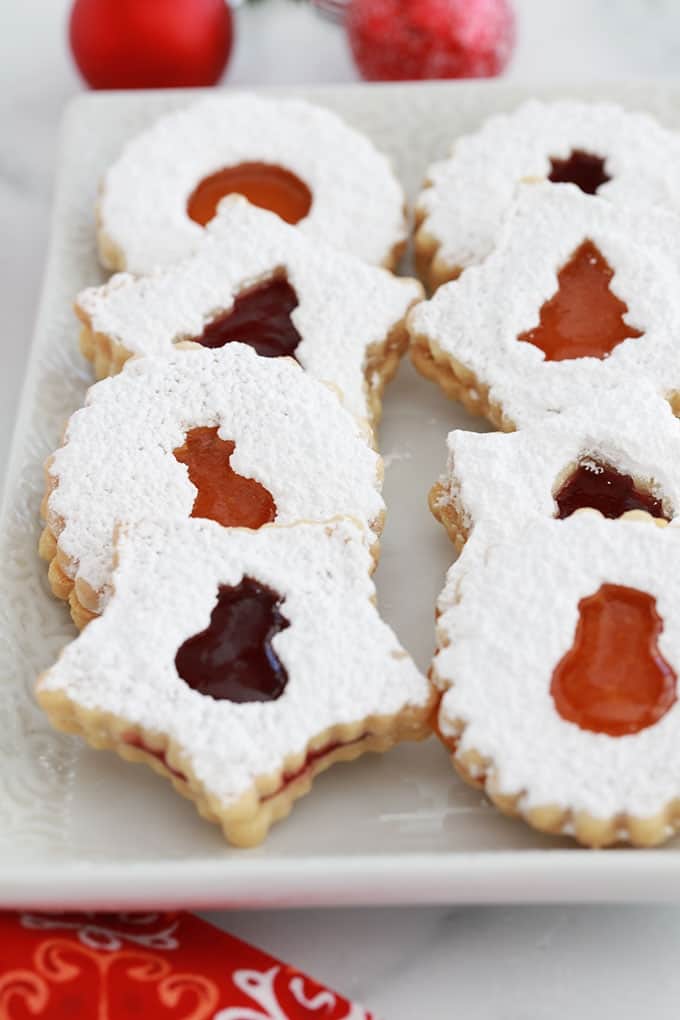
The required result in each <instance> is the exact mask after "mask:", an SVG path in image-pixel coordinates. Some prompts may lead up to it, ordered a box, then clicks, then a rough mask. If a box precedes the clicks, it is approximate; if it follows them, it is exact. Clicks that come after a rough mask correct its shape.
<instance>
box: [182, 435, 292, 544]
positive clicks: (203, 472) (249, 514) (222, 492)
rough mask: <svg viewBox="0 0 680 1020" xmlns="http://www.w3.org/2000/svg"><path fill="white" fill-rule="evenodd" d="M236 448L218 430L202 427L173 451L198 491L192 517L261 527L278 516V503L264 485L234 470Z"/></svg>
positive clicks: (225, 525) (241, 525)
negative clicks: (185, 467) (222, 437)
mask: <svg viewBox="0 0 680 1020" xmlns="http://www.w3.org/2000/svg"><path fill="white" fill-rule="evenodd" d="M235 449H236V444H235V443H234V442H233V441H232V440H230V439H221V438H220V436H219V435H218V429H217V428H209V427H199V428H195V429H191V430H190V431H189V432H187V434H186V436H185V442H184V446H178V447H177V449H175V450H173V454H174V456H175V459H176V460H178V461H179V463H180V464H186V466H187V468H188V470H189V480H190V481H191V483H192V484H193V485H195V486H196V489H197V493H196V499H195V500H194V505H193V508H192V510H191V516H192V517H204V518H208V519H209V520H212V521H217V523H218V524H222V525H223V526H224V527H225V528H229V527H232V528H253V529H257V528H261V527H262V525H264V524H269V523H271V521H273V520H274V518H275V517H276V503H275V502H274V499H273V497H272V494H271V493H270V492H269V491H268V489H265V487H264V486H263V485H260V483H259V482H256V481H255V480H254V479H253V478H244V477H243V475H239V474H237V473H236V472H235V471H234V469H233V468H232V466H231V456H232V454H233V452H234V450H235Z"/></svg>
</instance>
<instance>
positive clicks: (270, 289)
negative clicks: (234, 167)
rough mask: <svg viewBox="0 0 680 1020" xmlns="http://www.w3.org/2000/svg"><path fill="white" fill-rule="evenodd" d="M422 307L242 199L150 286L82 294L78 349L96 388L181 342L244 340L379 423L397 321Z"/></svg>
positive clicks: (228, 205) (381, 275) (414, 289)
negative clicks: (295, 365) (297, 367)
mask: <svg viewBox="0 0 680 1020" xmlns="http://www.w3.org/2000/svg"><path fill="white" fill-rule="evenodd" d="M421 297H422V288H421V286H420V284H419V283H417V282H416V281H415V280H406V279H398V278H396V277H394V276H392V275H391V273H388V272H387V271H386V270H384V269H379V268H376V267H373V266H369V265H366V263H364V262H362V261H361V260H360V259H358V258H356V257H355V256H352V255H348V254H346V253H344V252H340V251H337V250H335V249H333V248H331V247H330V246H328V245H325V244H322V243H320V242H317V241H312V240H310V238H309V237H307V236H305V235H304V234H303V233H301V232H300V231H299V230H296V229H295V228H294V227H291V226H289V225H288V224H286V223H284V222H283V220H281V219H280V218H279V217H277V216H274V215H273V214H272V213H269V212H266V211H264V210H263V209H258V208H256V207H255V206H253V205H250V203H248V202H246V201H245V199H243V198H241V197H240V196H236V195H234V196H231V197H230V198H227V199H225V200H224V201H223V202H222V204H221V208H220V212H219V213H218V215H217V216H216V217H215V219H214V220H213V221H212V222H211V223H210V224H209V226H208V228H207V230H206V231H205V232H204V234H203V236H202V238H201V239H200V241H199V243H198V247H197V249H196V252H195V253H194V255H193V256H190V257H189V258H188V259H186V260H184V261H182V262H179V263H177V264H175V265H173V266H170V267H168V268H166V269H165V270H160V271H157V272H156V273H154V274H152V275H151V276H148V277H139V278H135V277H133V276H131V275H129V274H121V275H118V276H114V277H113V278H112V279H111V280H110V281H109V283H107V284H106V285H105V286H103V287H91V288H89V289H88V290H85V291H83V292H82V293H81V294H80V295H79V297H78V301H77V303H76V311H77V313H78V316H79V317H80V319H81V320H82V322H83V331H82V334H81V346H82V349H83V352H84V353H85V355H86V356H87V357H89V358H90V359H92V360H93V361H94V362H95V365H96V369H97V374H98V375H99V376H100V377H102V376H105V375H110V374H113V373H114V372H116V371H118V370H119V369H120V368H121V367H122V364H123V363H124V361H125V360H126V358H128V357H129V356H130V355H131V354H144V355H146V354H167V353H168V352H169V351H172V349H173V344H174V343H176V342H178V341H180V340H195V341H196V342H198V343H201V344H203V345H205V346H208V347H213V348H214V347H221V346H223V345H224V344H226V343H228V342H229V341H230V340H241V341H243V342H244V343H250V344H251V346H253V347H254V348H255V350H257V351H258V353H260V354H263V355H265V356H268V357H277V356H281V355H290V356H292V357H294V358H296V359H297V360H298V361H299V363H300V364H301V365H302V367H303V368H304V369H305V370H306V371H308V372H309V373H310V374H311V375H314V376H316V377H317V378H319V379H323V380H328V381H330V382H332V383H333V384H335V385H336V386H337V387H338V388H339V389H340V391H341V392H342V395H343V399H344V401H345V404H346V406H347V407H348V408H349V409H350V410H351V411H352V412H353V413H354V414H355V415H357V416H358V417H363V418H369V419H371V421H373V422H375V421H376V419H377V418H378V417H379V413H380V398H381V395H382V389H383V386H384V384H385V382H386V381H387V380H388V379H389V378H391V377H392V375H393V374H394V372H395V371H396V368H397V365H398V362H399V358H400V356H401V354H402V353H403V351H404V349H405V347H406V346H407V344H408V338H407V333H406V329H405V326H404V318H405V315H406V312H407V311H408V309H409V308H410V306H411V305H412V304H413V303H414V302H415V301H417V300H419V299H420V298H421Z"/></svg>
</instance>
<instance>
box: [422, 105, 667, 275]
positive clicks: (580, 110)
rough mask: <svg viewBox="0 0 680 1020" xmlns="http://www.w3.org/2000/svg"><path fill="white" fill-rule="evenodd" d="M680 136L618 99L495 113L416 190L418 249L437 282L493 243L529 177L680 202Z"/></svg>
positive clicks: (627, 200)
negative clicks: (677, 169) (616, 102)
mask: <svg viewBox="0 0 680 1020" xmlns="http://www.w3.org/2000/svg"><path fill="white" fill-rule="evenodd" d="M679 160H680V137H679V136H678V135H677V134H676V133H675V132H672V131H667V130H666V129H665V128H662V127H661V125H660V124H658V123H657V122H656V121H655V120H654V119H653V118H652V117H650V116H649V115H648V114H644V113H627V112H626V111H625V110H623V109H621V108H620V107H618V106H614V105H610V104H592V105H591V104H585V103H577V102H557V103H540V102H536V101H535V100H532V101H531V102H528V103H525V104H524V105H523V106H521V107H520V108H519V109H518V110H516V111H515V112H514V113H511V114H501V115H499V116H495V117H491V118H490V119H489V120H488V121H487V122H486V123H485V124H484V125H483V127H482V128H481V129H480V130H479V131H477V132H476V133H475V134H472V135H467V136H465V137H463V138H459V139H458V140H457V141H456V143H455V145H454V147H453V150H452V154H451V156H450V158H449V159H447V160H444V161H443V162H440V163H436V164H435V165H434V166H433V167H432V168H431V169H430V171H429V173H428V175H427V181H426V186H425V190H424V191H423V192H422V193H421V196H420V198H419V200H418V204H417V210H416V218H417V221H418V223H419V228H418V232H417V235H416V249H417V258H418V262H419V265H420V269H421V271H422V274H423V278H424V279H427V281H428V283H429V284H430V286H431V287H432V288H433V289H434V288H435V287H438V286H439V285H440V284H442V283H445V282H446V281H447V280H451V279H455V277H456V276H458V274H459V273H460V272H461V271H462V270H463V269H465V268H467V267H468V266H470V265H475V264H476V263H478V262H481V261H482V259H484V258H485V257H486V256H487V255H488V254H489V252H490V251H491V250H492V249H493V247H494V245H495V242H496V238H497V235H498V232H499V230H500V228H501V224H502V222H503V220H504V218H505V216H506V214H507V212H508V209H509V207H510V205H511V204H512V201H513V198H514V193H515V187H516V185H517V183H518V182H519V181H521V180H525V179H527V178H530V179H543V180H548V181H550V182H552V183H553V184H557V185H559V184H572V185H575V186H576V187H578V188H580V189H581V192H582V193H583V194H585V195H597V196H598V197H601V198H602V199H604V200H606V201H608V202H612V203H613V204H615V205H620V206H622V207H624V208H627V207H630V206H635V205H644V206H646V207H650V206H653V205H661V206H665V207H666V208H668V209H672V210H675V211H676V212H680V183H679V182H678V180H677V174H676V173H675V170H674V168H675V167H676V166H677V164H678V161H679Z"/></svg>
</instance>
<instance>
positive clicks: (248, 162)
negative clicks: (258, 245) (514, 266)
mask: <svg viewBox="0 0 680 1020" xmlns="http://www.w3.org/2000/svg"><path fill="white" fill-rule="evenodd" d="M234 192H238V193H240V194H243V195H245V196H246V198H248V199H249V200H250V201H252V202H253V203H254V204H255V205H259V206H263V207H264V208H267V209H271V210H272V211H273V212H276V213H277V214H278V215H280V216H281V217H282V218H283V219H285V220H286V221H287V222H289V223H296V224H299V227H300V229H301V230H302V231H304V233H306V234H307V235H308V236H309V237H310V238H313V239H314V240H325V241H328V242H329V243H330V244H333V245H335V246H336V247H338V248H342V249H344V250H346V251H350V252H353V253H354V254H355V255H358V256H359V257H360V258H362V259H365V260H366V261H367V262H372V263H375V264H382V265H385V266H387V267H392V266H393V265H394V264H395V263H396V261H397V258H398V257H399V254H400V253H401V251H402V250H403V247H404V244H405V238H406V228H405V217H404V194H403V191H402V189H401V186H400V185H399V184H398V182H397V180H396V178H395V176H394V174H393V172H392V170H391V168H390V166H389V163H388V161H387V159H386V158H385V157H384V156H383V155H382V154H381V153H379V152H378V151H377V149H376V148H375V147H374V146H373V144H372V143H371V142H370V141H369V140H368V138H366V137H365V136H364V135H362V134H360V133H359V132H358V131H355V130H354V129H353V128H351V127H349V126H348V125H347V124H345V123H344V122H343V121H342V120H340V118H339V117H337V116H336V115H335V114H334V113H331V112H330V111H329V110H325V109H322V108H320V107H317V106H313V105H311V104H310V103H306V102H302V101H300V100H293V99H262V98H260V97H258V96H254V95H249V94H236V95H228V94H226V93H222V94H221V95H215V96H212V97H210V98H209V99H204V100H202V101H201V102H199V103H196V104H195V105H193V106H191V107H189V108H188V109H183V110H179V111H177V112H175V113H171V114H168V115H166V116H164V117H161V118H160V119H159V120H158V121H157V122H156V123H155V124H153V125H152V126H151V127H150V128H149V129H148V130H147V131H145V132H143V134H141V135H139V136H138V137H136V138H134V139H133V140H132V141H130V142H129V143H128V144H127V146H126V147H125V149H124V150H123V152H122V154H121V155H120V157H119V158H118V160H117V161H116V163H114V165H113V166H112V167H111V168H110V170H109V171H108V173H107V174H106V177H105V178H104V182H103V187H102V194H101V198H100V202H99V252H100V258H101V261H102V263H103V264H104V265H105V266H106V267H108V268H109V269H127V270H129V272H131V273H147V272H149V271H150V270H151V269H153V268H154V267H155V266H161V265H168V264H169V263H171V262H175V261H176V260H177V259H180V258H183V257H184V256H186V255H188V254H189V253H190V252H192V251H193V250H194V249H195V248H196V246H197V244H198V243H199V241H200V239H201V237H202V235H203V227H204V226H205V224H206V223H208V222H209V221H210V220H211V219H212V218H213V216H214V215H215V212H216V210H217V205H218V203H219V201H220V199H221V198H223V197H224V195H227V194H230V193H234Z"/></svg>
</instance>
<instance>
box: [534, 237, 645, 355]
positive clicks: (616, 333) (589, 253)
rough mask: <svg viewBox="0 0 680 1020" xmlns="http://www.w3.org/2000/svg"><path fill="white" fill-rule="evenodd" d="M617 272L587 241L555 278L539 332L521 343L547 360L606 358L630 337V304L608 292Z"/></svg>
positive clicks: (634, 333)
mask: <svg viewBox="0 0 680 1020" xmlns="http://www.w3.org/2000/svg"><path fill="white" fill-rule="evenodd" d="M613 276H614V272H613V270H612V269H611V267H610V266H609V264H608V263H607V261H606V260H605V259H604V257H603V256H602V254H601V253H600V251H599V250H598V248H597V247H596V246H595V245H594V244H593V242H592V241H584V242H583V244H582V245H581V246H580V247H579V248H577V250H576V251H575V252H574V254H573V255H572V256H571V258H570V259H569V261H568V262H567V263H566V264H565V265H564V266H563V267H562V269H561V270H560V272H559V273H558V276H557V283H558V288H557V292H556V293H555V294H554V295H553V297H551V298H550V300H549V301H546V303H545V304H544V305H543V307H542V308H541V315H540V322H539V325H538V326H536V328H535V329H531V330H529V331H528V332H526V333H521V334H520V335H519V336H518V338H517V339H518V340H521V341H524V342H526V343H530V344H533V345H534V346H535V347H538V348H539V349H540V350H542V351H543V353H544V354H545V360H546V361H564V360H565V359H567V358H606V357H607V356H608V355H609V354H611V352H612V351H613V350H614V348H615V347H617V346H618V344H620V343H622V342H623V341H624V340H627V339H628V338H629V337H639V336H642V333H640V332H639V331H638V330H637V329H633V328H632V327H631V326H627V325H626V323H625V322H624V321H623V316H624V315H625V314H626V312H627V311H628V306H627V305H626V304H625V303H624V302H623V301H620V300H619V299H618V298H617V297H616V295H615V294H612V292H611V290H610V289H609V284H610V282H611V280H612V277H613Z"/></svg>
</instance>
